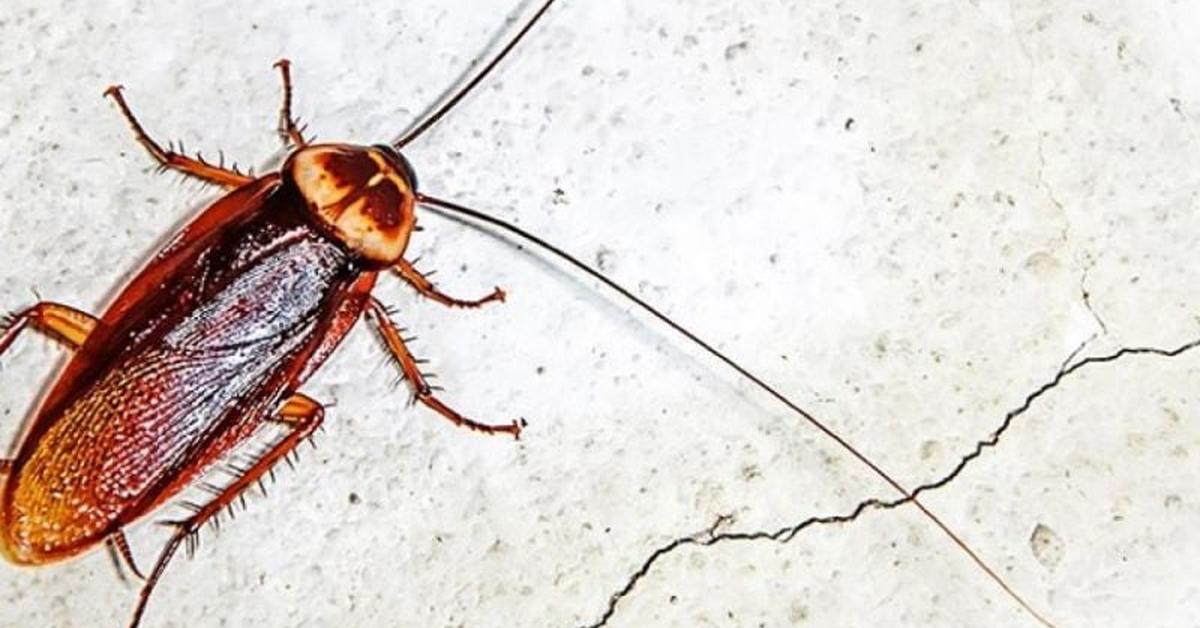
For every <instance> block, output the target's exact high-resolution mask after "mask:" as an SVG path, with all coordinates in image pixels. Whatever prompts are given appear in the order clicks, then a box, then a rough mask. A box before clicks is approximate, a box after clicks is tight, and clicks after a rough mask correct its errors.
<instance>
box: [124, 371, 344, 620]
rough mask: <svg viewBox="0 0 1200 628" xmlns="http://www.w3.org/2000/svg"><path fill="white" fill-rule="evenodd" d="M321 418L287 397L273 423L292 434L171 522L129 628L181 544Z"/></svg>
mask: <svg viewBox="0 0 1200 628" xmlns="http://www.w3.org/2000/svg"><path fill="white" fill-rule="evenodd" d="M324 418H325V408H324V407H322V406H321V404H320V403H318V402H317V401H314V400H313V399H311V398H309V397H307V396H305V395H303V394H300V393H296V394H294V395H292V396H291V397H289V398H288V399H287V401H285V402H284V404H283V407H281V408H280V409H279V414H278V415H277V416H276V419H278V420H279V421H282V422H284V423H287V424H288V425H290V426H292V431H291V433H289V434H288V435H287V436H284V437H283V439H282V440H280V441H279V442H278V443H276V444H275V445H273V446H272V447H271V448H270V449H269V450H267V452H266V453H265V454H263V455H262V456H261V457H259V458H258V460H256V461H255V462H254V464H252V465H251V466H250V468H249V469H246V471H245V473H243V474H242V475H241V477H239V478H237V479H235V480H234V481H233V482H231V483H230V484H229V485H228V486H226V487H225V488H223V489H221V493H220V494H219V495H217V496H216V498H214V499H213V500H212V501H211V502H209V503H208V504H206V505H204V506H202V507H200V508H199V509H198V510H196V512H195V513H193V514H192V516H191V517H188V518H187V519H185V520H183V521H173V522H171V525H173V526H174V527H175V534H174V535H173V536H172V537H171V540H170V541H167V545H166V546H165V547H163V550H162V553H161V554H159V556H158V562H157V563H155V564H154V571H151V572H150V577H149V578H148V579H147V580H146V584H145V585H143V586H142V593H141V596H140V598H139V599H138V605H137V609H135V610H134V613H133V620H132V621H131V622H130V624H129V626H130V628H137V625H138V624H139V623H140V622H141V620H142V615H143V614H144V613H145V612H146V603H147V602H149V601H150V594H151V593H153V592H154V588H155V587H156V586H158V581H159V579H160V578H161V577H162V575H163V572H164V571H166V569H167V564H169V563H170V562H171V558H172V557H173V556H174V555H175V552H176V551H177V550H178V549H179V545H180V543H182V542H183V541H185V540H187V539H190V538H193V535H194V534H196V533H197V532H198V531H199V530H200V528H201V527H203V526H204V524H205V522H207V521H208V520H209V519H211V518H212V517H213V516H215V515H217V514H218V513H220V512H221V510H223V509H225V508H227V507H228V506H229V505H230V504H232V503H233V502H234V501H235V500H236V499H237V498H238V496H239V495H241V494H242V492H243V491H245V490H246V489H247V488H250V487H251V486H253V485H254V484H255V483H256V482H258V481H259V480H261V479H262V477H263V476H264V475H266V474H267V473H269V472H270V471H271V468H272V467H274V466H275V463H277V462H279V461H280V460H282V459H284V457H286V456H287V455H288V454H289V453H291V452H292V450H294V449H295V448H296V446H297V445H299V444H300V443H301V442H303V441H304V439H306V438H308V437H309V436H312V435H313V433H314V432H316V431H317V428H318V427H320V426H321V421H322V420H324ZM189 547H190V544H189Z"/></svg>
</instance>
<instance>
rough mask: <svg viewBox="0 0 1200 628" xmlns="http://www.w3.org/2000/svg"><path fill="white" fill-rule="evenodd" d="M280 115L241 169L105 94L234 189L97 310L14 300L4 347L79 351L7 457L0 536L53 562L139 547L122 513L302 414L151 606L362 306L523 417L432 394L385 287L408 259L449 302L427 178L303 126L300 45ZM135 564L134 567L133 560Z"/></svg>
mask: <svg viewBox="0 0 1200 628" xmlns="http://www.w3.org/2000/svg"><path fill="white" fill-rule="evenodd" d="M277 66H278V67H279V69H280V71H281V73H282V75H283V80H284V94H285V98H284V106H283V110H282V112H281V122H280V131H281V134H282V135H283V137H284V139H285V141H287V142H288V143H290V145H291V146H292V147H293V150H292V152H291V154H290V155H289V156H288V158H287V160H286V161H285V162H284V164H283V166H282V168H281V169H280V171H279V172H277V173H273V174H269V175H266V176H263V177H259V178H253V177H250V176H246V175H243V174H241V173H239V172H237V171H234V170H229V169H225V168H223V167H219V166H214V165H212V164H208V163H205V162H203V161H201V160H199V159H192V158H189V157H186V156H184V155H181V154H178V153H175V152H172V151H169V150H164V149H163V148H162V147H161V146H160V145H159V144H158V143H157V142H155V141H154V140H152V139H151V138H150V137H149V136H148V135H147V134H146V133H145V131H144V130H143V129H142V127H141V125H140V124H139V123H138V122H137V120H136V119H135V118H134V116H133V114H132V113H131V112H130V110H129V107H128V106H127V105H126V103H125V99H124V97H123V96H122V94H121V89H120V87H111V88H109V89H108V90H107V92H106V94H107V95H108V96H110V97H112V99H113V100H114V101H115V102H116V104H117V106H118V107H119V108H120V110H121V112H122V114H123V115H124V116H125V117H126V118H127V119H128V121H129V123H130V125H131V126H132V127H133V131H134V133H135V135H136V138H137V141H138V142H139V143H141V144H142V145H143V146H144V147H145V148H146V150H147V151H148V152H149V153H150V155H151V156H153V157H154V159H155V160H157V161H158V162H159V164H161V165H162V167H164V168H168V169H172V170H176V171H179V172H181V173H183V174H185V175H187V176H191V177H195V178H198V179H200V180H202V181H205V182H208V183H212V184H215V185H219V186H221V187H224V188H227V189H229V190H231V191H230V192H229V194H228V195H227V196H225V197H224V198H222V199H220V200H218V201H217V202H215V203H214V204H212V205H211V206H209V207H208V208H207V209H206V210H204V211H203V212H202V213H201V214H200V215H199V216H197V217H196V218H195V219H194V220H193V221H192V222H191V223H190V224H188V225H187V226H186V227H184V228H183V229H182V230H181V231H180V232H179V233H178V234H177V235H176V236H175V237H173V238H171V239H170V241H169V242H168V243H167V244H166V245H165V246H164V247H163V248H162V250H160V251H159V252H158V253H157V254H156V255H155V256H154V257H153V258H152V259H151V261H150V263H149V264H148V265H147V266H146V267H145V268H143V269H142V270H141V272H140V273H139V274H138V275H137V276H136V277H135V278H134V279H133V280H132V281H131V282H130V283H129V285H127V286H126V287H125V288H124V290H123V291H121V292H120V294H119V295H118V296H117V297H116V299H115V300H114V301H113V302H112V304H111V305H109V307H108V309H107V310H106V311H105V312H104V313H103V314H102V315H101V316H99V317H93V316H91V315H90V314H87V313H85V312H82V311H79V310H77V309H74V308H72V307H69V306H66V305H62V304H59V303H51V302H41V303H38V304H36V305H34V306H32V307H30V308H28V309H26V310H24V311H22V312H20V313H18V314H16V315H14V316H13V317H11V319H10V320H9V321H8V324H7V325H5V331H4V333H3V335H2V336H0V353H2V352H3V351H4V350H6V349H7V348H8V347H9V346H11V344H12V342H13V340H14V339H15V338H16V337H17V335H18V334H19V333H20V332H21V331H22V330H23V329H25V328H26V327H32V328H34V329H37V330H39V331H42V332H44V333H46V334H48V335H50V336H52V337H54V338H56V339H58V340H60V341H62V342H63V343H64V344H66V345H67V346H68V347H70V348H72V349H74V350H75V354H74V356H73V357H72V359H71V360H70V362H69V363H68V364H67V365H66V367H65V368H64V370H63V371H62V373H61V374H60V375H59V376H58V379H57V381H56V383H55V384H54V385H53V386H52V387H51V389H50V391H49V393H48V395H47V396H46V397H45V398H44V399H43V400H42V402H41V404H40V406H39V408H38V410H37V412H36V414H35V416H34V417H33V420H32V422H31V423H30V425H29V427H28V430H27V432H26V434H25V436H24V438H23V440H22V442H21V444H20V446H19V448H18V449H17V453H16V456H15V457H14V458H13V459H12V460H4V461H2V462H0V472H3V476H4V477H3V492H2V493H0V552H3V554H4V556H5V557H6V558H8V559H9V560H10V561H12V562H15V563H19V564H29V565H32V564H45V563H51V562H55V561H58V560H62V559H65V558H69V557H72V556H75V555H77V554H79V553H81V552H84V551H87V550H88V549H91V548H92V547H94V546H95V545H97V544H99V543H101V542H104V541H109V542H111V543H112V544H113V545H114V546H115V548H116V549H117V550H118V551H119V552H120V553H121V555H122V556H123V557H124V558H125V559H126V561H127V562H128V563H129V564H130V565H131V566H133V565H134V562H133V560H132V556H131V554H130V552H129V548H128V545H127V543H126V540H125V537H124V535H123V532H122V530H123V529H124V528H125V527H126V526H128V525H129V524H131V523H132V522H134V521H136V520H138V519H140V518H142V517H143V516H144V515H146V514H147V513H149V512H151V511H153V510H154V509H156V508H157V507H158V506H160V505H161V504H163V503H164V502H166V501H167V500H169V499H171V498H172V497H173V496H175V495H177V494H178V493H179V492H180V491H181V490H183V489H184V488H186V487H188V486H189V484H190V483H191V482H192V481H193V480H195V479H196V478H197V476H198V475H200V474H201V473H203V472H204V471H205V470H206V469H208V468H210V467H211V466H212V465H213V464H215V463H217V462H220V461H221V460H222V459H223V458H224V457H225V456H226V454H228V453H229V452H230V451H231V450H232V449H233V448H235V447H236V446H238V445H239V444H240V443H242V442H244V441H245V440H246V439H248V438H250V437H251V436H252V435H253V434H254V433H255V432H256V431H257V430H258V429H259V428H260V427H261V426H262V424H263V423H264V422H265V421H277V422H280V423H284V424H286V425H288V426H289V427H290V428H291V430H290V432H289V433H288V434H287V436H285V437H284V438H282V439H280V440H279V441H278V442H276V443H274V444H273V445H272V446H271V447H270V448H269V449H267V450H266V451H265V452H264V453H263V454H262V455H261V456H259V457H258V458H257V459H256V460H255V461H254V462H253V464H251V465H249V466H248V467H247V468H245V469H244V470H243V472H242V473H241V474H240V476H239V477H237V478H236V479H235V480H234V481H232V482H230V483H229V484H228V485H226V486H224V487H221V489H220V490H219V492H218V494H217V495H216V496H215V498H214V499H213V500H212V501H211V502H209V503H207V504H204V505H202V506H200V507H199V508H198V509H196V510H195V512H194V513H193V514H192V515H191V516H190V517H188V518H187V519H186V520H183V521H178V522H175V527H176V531H175V534H174V535H173V537H172V538H171V540H170V541H169V543H168V544H167V546H166V547H165V548H164V550H163V552H162V554H161V555H160V557H159V559H158V562H157V564H156V565H155V567H154V569H153V571H152V572H150V574H149V576H148V578H147V580H146V584H145V586H144V588H143V590H142V595H141V599H140V602H139V604H138V607H137V610H136V612H135V614H134V618H133V621H132V624H133V625H135V626H136V625H137V624H138V622H139V621H140V618H141V615H142V613H143V611H144V610H145V605H146V602H147V600H148V599H149V595H150V593H151V592H152V591H153V589H154V586H155V584H156V583H157V582H158V580H159V578H160V577H161V576H162V573H163V570H164V569H165V568H166V566H167V564H168V562H169V561H170V559H171V557H172V556H173V555H174V553H175V551H176V550H177V549H178V547H179V545H180V543H181V542H183V541H184V540H185V539H187V538H189V536H190V535H192V534H193V533H195V532H196V531H197V530H198V529H199V528H200V527H201V526H203V525H204V523H205V522H206V521H208V520H210V519H211V518H212V517H213V516H215V515H217V514H218V513H220V512H221V511H222V510H223V509H224V508H226V507H227V506H228V505H229V504H230V503H231V502H232V501H233V500H235V499H236V498H237V497H238V496H239V495H240V494H241V493H242V491H243V490H245V489H246V488H247V487H249V486H252V485H253V484H255V483H256V482H258V481H259V480H260V479H261V478H262V477H263V475H264V474H266V473H267V472H268V471H270V469H271V468H272V467H273V466H274V465H275V463H277V462H279V461H280V460H283V459H284V458H285V457H286V456H288V454H289V453H290V452H291V451H292V450H293V449H294V448H295V447H296V446H297V445H298V444H299V443H301V442H302V441H303V440H304V439H306V438H307V437H309V436H310V435H312V433H313V432H314V431H315V430H316V429H317V427H318V426H320V424H321V421H322V418H323V416H324V410H323V408H322V406H321V404H320V403H319V402H318V401H316V400H314V399H311V398H309V397H307V396H305V395H304V394H303V393H301V392H300V387H301V386H302V385H303V384H304V382H305V380H307V379H308V378H309V377H310V376H311V375H312V373H313V372H314V371H315V370H316V369H317V368H318V367H319V366H320V365H321V363H322V362H324V361H325V359H326V358H327V357H329V355H330V353H331V352H332V351H333V350H334V349H335V348H336V347H337V346H338V344H339V343H340V342H341V341H342V339H343V338H344V337H345V335H346V333H347V332H348V331H349V330H350V328H351V326H353V325H354V324H355V323H356V322H358V321H359V319H360V318H362V317H363V316H364V315H365V316H366V317H367V318H368V319H369V320H370V321H371V322H372V323H373V325H374V327H375V328H376V330H377V331H378V332H379V334H380V336H381V338H382V340H383V342H384V343H385V345H386V346H387V348H388V349H389V350H390V352H391V354H392V356H393V357H394V358H395V361H396V362H397V364H398V365H399V367H400V369H401V370H402V371H403V374H404V377H405V379H406V380H407V381H408V382H409V384H410V385H411V387H412V391H413V394H414V396H415V398H416V400H417V401H419V402H421V403H422V404H424V405H425V406H428V407H429V408H431V409H433V410H434V411H436V412H437V413H439V414H441V415H442V416H444V417H446V418H447V419H449V420H450V421H452V422H453V423H454V424H456V425H461V426H464V427H467V428H470V429H472V430H476V431H480V432H483V433H487V434H508V435H511V436H514V437H517V436H519V435H520V431H521V426H520V424H518V423H517V422H515V421H514V422H511V423H508V424H503V425H490V424H485V423H480V422H477V421H474V420H471V419H469V418H466V417H464V416H463V415H461V414H459V413H458V412H456V411H455V410H453V409H452V408H450V407H449V406H447V405H446V404H445V403H443V402H442V401H441V400H440V399H438V397H437V396H436V395H435V394H434V392H433V389H432V388H431V387H430V385H429V384H428V383H427V382H426V379H425V376H424V375H423V374H422V372H421V369H420V367H419V365H418V361H417V360H415V359H414V358H413V356H412V354H411V353H410V352H409V351H408V349H407V348H406V347H405V341H404V338H403V337H402V335H401V333H400V331H399V329H398V328H397V327H396V326H395V325H394V324H393V323H392V322H391V320H390V319H389V317H388V315H387V310H386V308H385V307H384V306H383V305H381V304H380V303H379V302H378V301H377V300H375V299H374V298H372V297H371V289H372V287H373V286H374V285H375V282H376V279H377V278H378V275H379V273H380V272H383V271H388V270H394V271H395V272H396V273H397V274H399V276H400V277H401V278H403V279H404V280H405V281H407V282H408V283H409V284H410V285H411V286H412V287H413V288H415V289H416V290H417V291H418V292H419V293H420V294H422V295H424V296H426V297H428V298H431V299H433V300H435V301H437V302H439V303H442V304H444V305H447V306H450V307H465V308H473V307H478V306H481V305H483V304H486V303H490V302H499V301H503V300H504V292H503V291H502V290H500V289H499V288H496V289H495V290H494V291H493V292H492V293H491V294H488V295H486V296H484V297H482V298H479V299H475V300H462V299H456V298H454V297H451V296H448V295H446V294H443V293H441V292H439V291H438V290H437V289H436V288H435V287H434V285H433V284H432V283H431V282H430V281H429V280H428V279H427V278H426V277H425V276H423V275H422V274H421V273H420V272H418V271H417V270H416V269H415V268H414V267H413V266H412V264H411V263H410V262H409V261H407V260H406V259H405V258H404V252H405V248H406V247H407V245H408V241H409V236H410V235H411V233H412V231H413V229H414V227H415V226H416V216H415V207H416V203H417V201H418V198H419V195H418V193H417V191H416V179H415V177H414V176H413V173H412V169H411V167H410V166H409V164H408V163H407V162H406V161H405V159H404V158H403V157H402V156H401V155H400V154H399V153H398V152H397V151H396V150H395V149H394V148H392V147H391V146H389V145H377V146H354V145H350V144H308V143H307V142H306V141H305V139H304V137H303V136H302V134H301V133H300V131H299V130H298V129H297V128H296V125H295V123H294V122H293V120H292V118H291V114H290V111H289V110H290V96H291V85H290V80H289V74H288V63H287V61H280V62H279V63H278V64H277ZM133 569H134V571H135V573H137V569H136V567H133Z"/></svg>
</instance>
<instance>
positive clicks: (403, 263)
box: [396, 259, 506, 308]
mask: <svg viewBox="0 0 1200 628" xmlns="http://www.w3.org/2000/svg"><path fill="white" fill-rule="evenodd" d="M396 272H398V273H400V276H401V277H403V278H404V281H407V282H408V284H409V285H410V286H412V287H413V288H414V289H416V291H417V292H419V293H420V294H421V296H423V297H426V298H429V299H433V300H434V301H437V302H438V303H441V304H442V305H445V306H446V307H466V308H474V307H479V306H481V305H484V304H486V303H491V302H492V301H500V302H503V301H504V297H505V296H506V295H505V293H504V291H503V290H501V289H500V288H499V287H497V288H495V289H494V290H492V292H491V294H489V295H487V296H485V297H483V298H480V299H474V300H464V299H456V298H454V297H452V296H449V295H447V294H444V293H442V292H439V291H438V289H437V288H436V287H435V286H434V285H433V282H432V281H430V280H429V278H428V277H426V276H425V275H422V274H421V271H419V270H417V269H416V268H414V267H413V265H412V264H411V263H410V262H409V261H408V260H404V259H402V260H400V261H399V262H397V264H396Z"/></svg>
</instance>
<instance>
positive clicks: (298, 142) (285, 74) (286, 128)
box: [275, 59, 308, 148]
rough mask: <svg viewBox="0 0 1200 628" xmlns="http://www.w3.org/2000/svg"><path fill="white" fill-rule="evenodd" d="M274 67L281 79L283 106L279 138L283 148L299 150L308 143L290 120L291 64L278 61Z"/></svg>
mask: <svg viewBox="0 0 1200 628" xmlns="http://www.w3.org/2000/svg"><path fill="white" fill-rule="evenodd" d="M275 67H277V68H279V74H280V75H281V76H282V78H283V106H282V107H280V108H279V137H280V138H281V139H282V140H283V145H284V146H295V147H296V148H299V147H301V146H304V145H306V144H308V141H307V140H305V139H304V135H303V133H301V132H300V129H299V128H297V127H296V121H295V119H293V118H292V70H291V68H292V62H291V61H288V60H287V59H280V60H278V61H276V62H275Z"/></svg>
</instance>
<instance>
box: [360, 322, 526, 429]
mask: <svg viewBox="0 0 1200 628" xmlns="http://www.w3.org/2000/svg"><path fill="white" fill-rule="evenodd" d="M367 315H368V316H370V317H371V318H372V319H373V320H374V321H375V326H376V329H378V331H379V335H380V336H381V337H383V342H384V344H386V345H387V348H388V350H389V351H390V352H391V354H392V356H393V357H395V358H396V361H397V362H398V363H399V364H400V369H401V370H402V371H403V372H404V378H405V379H407V380H408V383H409V384H410V385H411V386H412V389H413V394H414V395H416V398H417V401H420V402H421V403H423V404H425V405H426V406H427V407H429V408H430V409H432V410H434V411H435V412H437V413H438V414H440V415H442V416H444V417H446V419H448V420H449V421H450V422H451V423H453V424H455V425H458V426H462V427H465V428H468V429H472V430H475V431H477V432H483V433H484V434H500V433H504V434H512V435H513V438H520V437H521V425H520V424H519V423H517V422H516V421H513V422H512V423H509V424H507V425H489V424H487V423H480V422H478V421H473V420H471V419H468V418H467V417H465V416H463V415H461V414H459V413H458V412H456V411H455V410H454V409H452V408H450V407H449V406H447V405H446V404H444V403H442V401H441V400H440V399H438V398H437V397H435V396H434V395H433V389H432V388H431V387H430V386H429V383H428V382H426V381H425V376H424V375H422V374H421V369H420V368H419V367H418V366H417V360H416V359H415V358H413V355H412V354H411V353H409V351H408V347H406V346H405V345H404V338H403V337H402V336H401V335H400V330H398V329H396V325H395V324H393V323H392V321H391V319H389V318H388V314H387V308H385V307H384V306H383V304H381V303H380V302H379V301H376V300H375V299H371V302H370V304H369V305H368V306H367Z"/></svg>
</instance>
